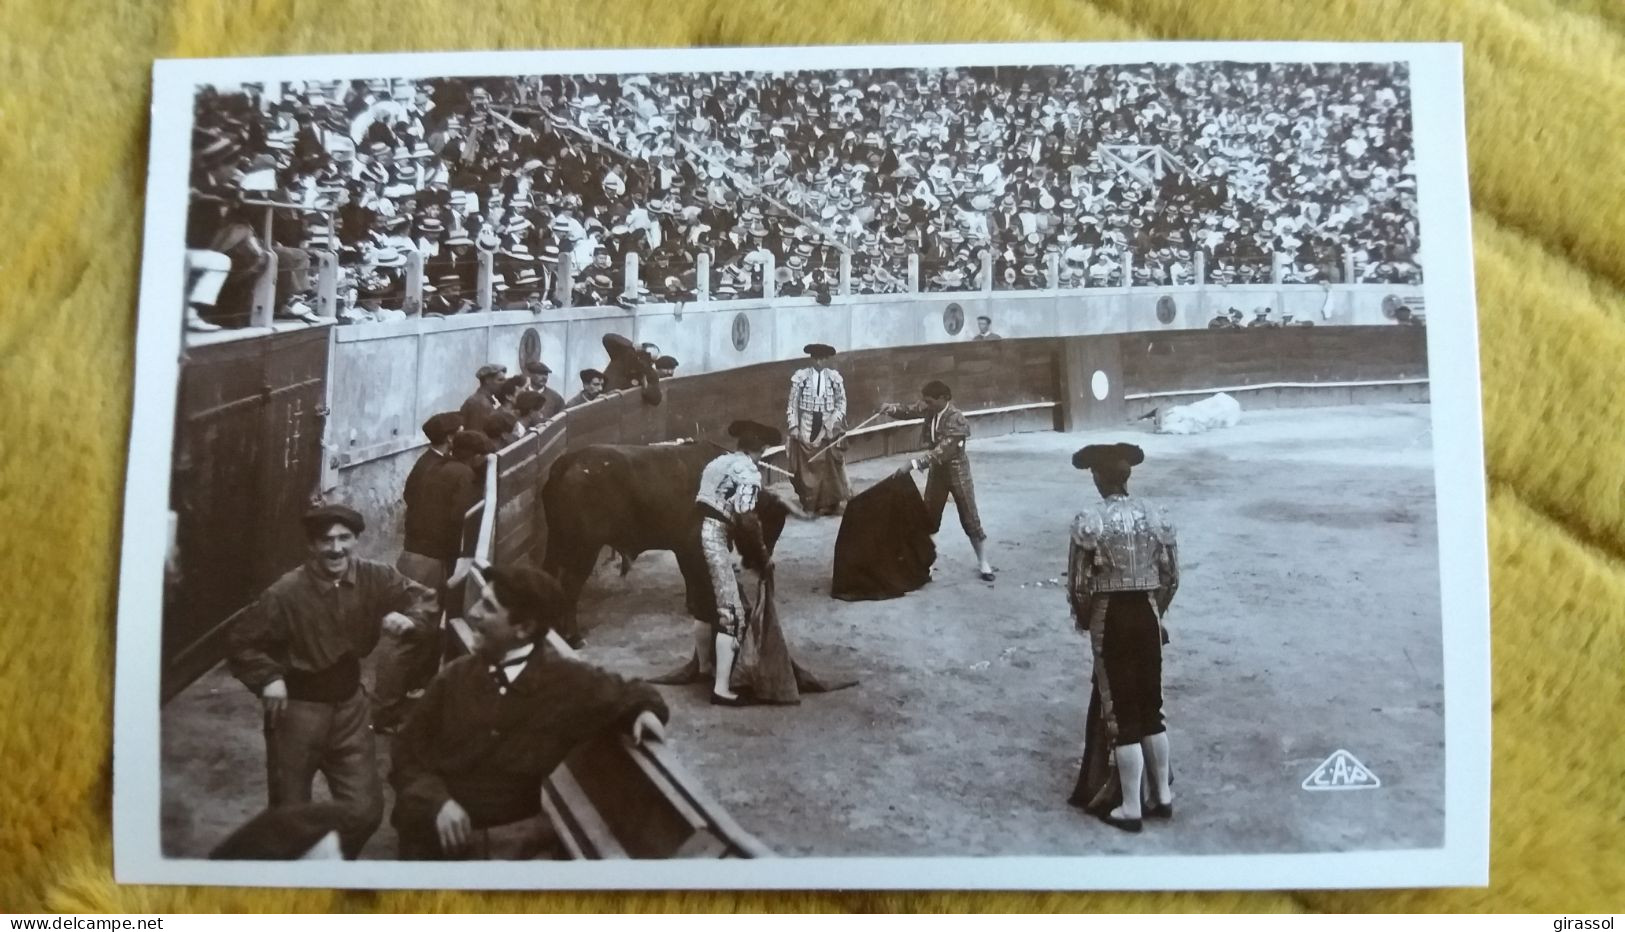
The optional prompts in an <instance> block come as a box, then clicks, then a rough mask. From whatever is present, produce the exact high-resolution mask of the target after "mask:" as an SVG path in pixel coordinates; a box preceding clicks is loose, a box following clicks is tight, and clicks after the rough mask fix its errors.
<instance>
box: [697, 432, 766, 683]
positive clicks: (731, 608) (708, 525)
mask: <svg viewBox="0 0 1625 932" xmlns="http://www.w3.org/2000/svg"><path fill="white" fill-rule="evenodd" d="M728 435H729V436H730V437H733V438H734V440H735V441H737V442H738V449H737V450H736V451H735V452H733V453H724V454H723V455H721V456H719V457H717V458H716V459H714V460H712V461H711V462H709V463H707V464H705V470H704V471H703V472H701V473H700V490H699V494H697V495H696V496H695V498H694V502H695V509H696V511H698V512H699V518H700V528H699V533H700V549H701V551H702V552H703V553H704V555H705V566H706V572H707V575H708V577H709V578H710V580H711V591H712V593H713V594H714V595H715V596H716V606H717V614H716V618H715V621H714V624H713V625H705V624H704V623H703V622H696V623H695V630H694V649H695V653H696V654H697V655H698V657H699V663H700V670H701V672H702V673H703V672H704V671H705V668H706V667H707V666H708V665H709V664H708V663H707V661H708V660H709V659H710V658H711V654H712V650H710V649H708V648H714V650H715V655H716V656H715V671H714V673H715V676H714V678H713V681H712V682H713V687H712V690H711V703H712V704H713V705H730V706H732V705H743V704H744V703H745V700H743V699H741V698H740V697H739V695H738V694H737V693H735V692H734V691H733V689H732V688H731V687H730V686H729V679H730V677H731V676H732V674H733V665H734V658H735V656H736V655H737V654H738V651H739V634H740V631H741V628H742V626H743V625H744V622H745V608H744V605H743V603H741V601H740V599H739V580H738V577H737V576H736V575H735V574H734V567H733V556H732V552H733V551H734V550H738V551H739V557H740V561H741V562H742V563H743V564H744V567H745V570H746V571H747V572H749V573H752V574H754V575H755V576H757V577H760V576H761V574H763V573H765V572H767V543H766V541H765V540H764V538H763V536H762V525H761V522H760V521H758V520H757V517H756V501H757V499H758V498H759V497H760V496H761V495H762V494H763V493H762V472H761V468H760V467H759V465H758V464H759V463H761V461H762V453H763V451H765V450H766V449H767V448H768V447H770V446H772V445H774V444H776V443H778V442H779V440H780V436H779V432H778V431H777V430H775V429H773V428H771V427H769V426H767V425H766V424H759V423H757V422H755V421H734V422H733V423H732V424H730V425H728ZM758 581H759V580H758ZM753 582H754V581H753ZM755 588H756V586H755V585H754V584H753V585H752V589H753V590H754V589H755ZM707 641H710V642H711V643H709V644H708V643H706V642H707Z"/></svg>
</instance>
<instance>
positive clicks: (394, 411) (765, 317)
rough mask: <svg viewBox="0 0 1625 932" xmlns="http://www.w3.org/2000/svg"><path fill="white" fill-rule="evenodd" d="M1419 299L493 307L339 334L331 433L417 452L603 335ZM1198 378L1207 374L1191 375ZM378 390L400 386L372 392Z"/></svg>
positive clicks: (1349, 307) (962, 327) (939, 325)
mask: <svg viewBox="0 0 1625 932" xmlns="http://www.w3.org/2000/svg"><path fill="white" fill-rule="evenodd" d="M1414 290H1416V289H1395V288H1392V287H1389V286H1367V285H1353V286H1335V287H1331V288H1328V287H1325V286H1319V285H1278V286H1266V287H1259V288H1252V287H1247V288H1213V287H1208V288H1195V287H1192V288H1186V289H1179V288H1172V289H1168V288H1159V289H1099V290H1090V291H1089V292H1088V293H1079V292H1076V291H1072V292H1062V291H1039V292H1020V293H1015V292H964V293H943V294H915V295H907V296H901V297H899V298H897V299H890V298H876V297H874V296H863V297H837V298H835V299H833V300H832V302H831V304H830V305H829V306H820V305H818V304H817V303H816V302H814V301H813V300H812V299H810V298H775V299H773V301H771V302H762V301H732V302H725V303H723V302H718V303H710V304H691V305H649V306H643V307H639V308H637V309H636V310H635V311H634V312H628V311H625V310H623V309H621V308H574V309H568V310H564V311H549V312H547V313H546V316H537V315H533V314H531V313H529V312H526V311H496V312H491V313H485V314H471V315H463V316H458V317H450V318H418V319H410V320H406V321H401V322H399V323H392V324H364V325H359V326H353V327H340V328H336V329H335V331H334V347H333V356H334V366H333V371H334V374H335V375H334V384H333V391H332V400H331V404H330V406H331V408H332V411H333V412H334V415H333V417H334V420H333V423H332V424H331V425H330V426H329V430H328V435H327V437H328V443H329V446H330V449H331V451H332V453H333V455H334V457H335V458H336V464H335V465H334V468H336V469H338V470H348V469H353V468H356V467H359V466H360V465H362V464H364V463H367V462H370V461H372V460H375V459H378V458H381V457H388V456H391V455H393V454H395V453H398V452H400V451H401V450H405V449H411V448H413V447H415V446H417V445H419V443H420V438H419V437H418V425H419V424H421V423H422V422H423V420H424V419H426V418H427V417H428V416H429V415H431V414H433V413H435V412H436V411H444V410H448V409H453V408H456V407H457V405H458V404H460V403H461V401H462V399H463V398H465V397H467V395H468V394H469V393H470V392H472V391H473V389H474V387H475V386H474V378H473V373H474V370H475V369H477V368H479V366H481V365H483V364H484V363H486V362H496V363H499V364H503V365H507V366H508V367H509V369H510V370H511V371H515V372H517V371H519V368H520V367H521V366H522V365H523V363H525V362H528V361H531V360H535V359H540V360H541V361H543V362H545V363H546V364H547V365H548V366H549V367H551V368H552V369H553V371H554V373H555V375H554V379H553V387H554V388H555V389H556V390H558V391H559V392H561V393H563V394H565V395H569V394H571V393H573V392H574V391H576V390H577V389H578V388H579V381H578V379H577V377H576V373H577V372H578V371H579V370H581V369H584V368H588V367H598V368H601V367H602V366H603V365H604V363H605V354H604V350H603V346H602V344H601V342H600V341H601V340H602V338H603V337H604V335H605V334H607V333H611V332H616V333H622V334H627V335H629V336H630V337H631V338H632V339H633V340H634V341H635V342H639V343H642V342H652V343H655V344H656V345H658V346H659V347H660V348H661V350H662V351H663V352H664V353H667V354H670V355H672V356H674V357H676V358H677V359H679V360H681V363H682V365H681V368H680V369H679V370H678V371H679V373H680V374H681V375H683V376H690V375H700V374H706V373H713V372H721V371H734V370H739V369H741V368H745V367H749V366H753V365H757V364H761V363H767V362H773V361H781V360H793V359H798V358H800V357H801V355H802V353H801V347H802V346H803V345H805V344H806V343H808V342H811V341H818V342H824V343H829V344H831V345H833V346H837V347H840V348H841V349H842V350H843V352H846V351H856V350H864V349H880V348H886V347H895V346H918V345H928V344H929V345H949V344H955V343H966V342H971V337H972V336H973V335H974V333H975V331H976V323H975V320H976V317H977V315H979V314H983V313H985V314H988V315H990V316H991V317H992V318H993V326H994V329H995V330H996V331H997V332H998V333H1000V334H1001V335H1002V336H1004V337H1006V338H1024V337H1064V336H1087V335H1096V334H1108V333H1132V332H1143V333H1167V332H1174V331H1180V330H1192V329H1202V328H1204V327H1205V326H1206V324H1207V321H1208V320H1209V319H1211V318H1212V317H1213V316H1214V315H1215V314H1216V313H1222V312H1224V311H1225V310H1226V309H1228V308H1230V307H1236V308H1240V309H1242V310H1243V312H1244V313H1248V314H1250V313H1251V310H1252V309H1253V308H1254V307H1271V308H1274V309H1275V310H1276V312H1277V315H1279V313H1280V312H1282V311H1292V312H1294V313H1295V314H1296V315H1297V318H1298V319H1299V320H1311V321H1313V322H1314V323H1315V324H1317V325H1318V326H1320V327H1326V326H1343V325H1366V324H1370V325H1386V326H1393V324H1392V323H1391V322H1389V321H1388V320H1387V318H1386V317H1385V316H1384V313H1383V304H1384V299H1387V298H1395V299H1398V300H1402V301H1406V302H1408V303H1412V304H1413V305H1414V304H1419V303H1420V300H1419V298H1418V297H1417V296H1415V295H1412V294H1410V293H1409V292H1410V291H1414ZM1306 329H1307V328H1306ZM1203 376H1204V372H1203V371H1201V370H1197V371H1195V372H1193V373H1192V377H1194V378H1198V379H1200V378H1202V377H1203ZM385 385H387V386H398V387H399V390H398V391H379V390H378V389H379V387H380V386H385ZM347 481H348V480H347ZM332 484H333V483H332V482H331V481H330V482H329V485H332Z"/></svg>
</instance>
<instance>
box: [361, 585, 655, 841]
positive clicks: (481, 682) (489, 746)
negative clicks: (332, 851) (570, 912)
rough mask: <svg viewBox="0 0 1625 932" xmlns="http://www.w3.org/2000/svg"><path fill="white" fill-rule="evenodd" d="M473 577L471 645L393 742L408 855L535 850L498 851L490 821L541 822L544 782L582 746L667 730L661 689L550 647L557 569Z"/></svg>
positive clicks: (558, 600)
mask: <svg viewBox="0 0 1625 932" xmlns="http://www.w3.org/2000/svg"><path fill="white" fill-rule="evenodd" d="M468 575H469V578H470V580H471V581H472V584H474V585H477V586H479V587H480V595H479V599H478V601H476V602H475V603H474V604H473V606H472V607H470V608H469V610H468V613H467V615H466V616H465V620H466V621H467V622H468V626H469V628H470V629H471V630H472V632H473V635H474V645H473V648H474V650H473V653H471V654H469V655H468V656H465V657H460V658H458V659H457V660H455V661H453V662H452V663H450V664H447V665H446V668H445V669H444V670H442V671H441V672H440V675H439V676H437V677H435V680H434V682H433V683H431V684H430V685H429V690H428V693H427V694H426V695H425V696H424V698H423V702H422V704H421V705H420V706H419V708H417V709H416V710H414V712H413V713H412V718H411V720H410V721H409V722H408V723H407V725H406V727H405V728H404V729H403V730H402V731H401V733H400V737H399V738H397V739H396V741H395V745H394V747H393V749H392V754H391V759H392V760H393V763H394V767H393V770H392V772H391V773H390V783H391V785H392V786H394V788H395V808H394V811H393V813H392V814H391V816H390V822H391V823H392V824H393V825H394V826H395V829H396V832H397V834H398V837H399V839H400V857H401V859H402V860H460V859H467V858H476V857H483V858H490V857H494V856H501V855H503V854H507V855H509V856H511V857H525V856H532V857H533V856H535V854H536V852H535V851H533V850H531V851H527V850H524V848H523V847H520V848H519V849H518V850H513V851H507V852H502V851H498V850H494V849H495V848H496V847H497V846H496V845H494V844H490V842H491V840H492V839H491V836H492V833H490V832H487V831H485V830H488V829H492V828H497V827H500V826H511V825H514V824H515V823H521V822H522V821H523V820H527V819H534V817H535V816H536V815H537V814H538V813H539V812H540V811H541V795H542V794H541V790H542V783H543V781H545V780H546V779H547V778H548V776H549V775H551V774H552V772H553V770H554V769H555V768H556V767H558V765H559V763H560V762H562V761H563V760H564V759H565V757H567V756H569V754H570V752H571V751H572V750H574V749H575V748H576V747H577V746H578V745H580V744H581V743H583V742H585V741H588V740H590V739H592V738H593V737H595V736H597V735H600V734H603V733H605V732H610V731H620V732H624V733H628V734H630V735H631V736H632V739H633V740H634V741H642V740H643V739H644V738H645V737H651V736H652V737H660V736H661V734H662V730H663V724H664V723H665V722H666V721H667V719H668V717H669V714H668V712H667V710H666V704H665V702H664V701H663V700H662V699H661V698H660V694H659V693H658V692H656V691H655V689H654V687H652V686H649V685H648V684H646V683H640V682H636V681H629V680H625V679H622V678H621V677H619V676H616V675H614V674H612V673H609V672H606V671H604V670H601V669H599V668H597V667H593V666H589V665H588V664H585V663H581V662H579V661H576V660H571V659H566V658H564V657H561V656H559V654H558V653H557V652H555V651H554V650H553V649H552V648H551V647H549V646H548V644H547V642H546V636H547V632H548V631H550V630H552V628H553V624H554V622H555V620H556V619H557V617H558V615H559V611H560V606H561V604H562V596H561V594H560V592H559V587H558V585H557V584H556V583H555V582H554V581H553V579H552V577H550V576H548V575H547V574H545V573H543V572H541V571H539V570H536V569H532V568H531V567H528V566H522V565H510V566H494V567H491V568H490V569H489V570H487V571H486V572H484V573H483V574H482V573H481V572H480V570H479V569H477V568H476V569H471V570H470V571H469V574H468ZM482 842H486V844H482ZM520 844H521V846H522V845H523V842H521V843H520Z"/></svg>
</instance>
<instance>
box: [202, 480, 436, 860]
mask: <svg viewBox="0 0 1625 932" xmlns="http://www.w3.org/2000/svg"><path fill="white" fill-rule="evenodd" d="M303 523H304V530H305V540H306V541H307V542H308V545H309V550H310V559H309V560H308V561H306V562H305V564H304V565H302V566H299V567H297V568H295V569H292V570H289V571H288V572H287V573H285V574H283V576H282V578H281V579H278V580H277V581H276V582H274V583H272V584H271V585H270V587H269V588H267V589H266V590H265V591H264V592H263V593H261V594H260V597H259V598H258V599H257V600H256V601H255V602H254V604H253V605H251V606H249V607H248V608H247V609H245V610H244V611H243V613H242V614H241V616H239V618H238V620H237V622H236V623H235V624H234V625H233V626H232V629H231V633H230V646H229V657H228V663H229V665H230V668H231V672H232V675H233V676H235V677H237V679H238V680H240V681H241V682H242V684H243V685H244V686H246V687H248V689H249V691H250V692H252V693H254V694H255V695H256V696H259V697H260V701H261V703H262V704H263V705H264V707H265V763H266V776H267V784H268V787H269V790H270V804H271V805H272V806H273V807H276V806H282V805H289V804H294V803H308V802H310V801H311V783H312V781H313V780H314V779H315V777H316V774H317V773H321V774H322V776H323V777H324V778H326V781H327V788H328V792H329V794H330V795H331V796H332V798H333V801H334V802H335V803H338V804H339V805H341V806H343V807H344V810H345V813H346V818H345V820H344V825H343V826H342V828H341V831H340V835H341V837H342V839H343V842H344V854H345V856H346V857H348V858H354V857H355V856H356V855H357V854H358V853H359V852H360V851H361V848H362V846H364V845H365V844H366V843H367V839H368V838H370V837H372V833H373V832H374V831H376V830H377V828H378V823H379V821H380V820H381V819H382V818H383V813H384V797H383V788H382V785H381V784H380V781H379V776H378V762H377V758H376V754H375V750H374V745H373V731H372V721H371V719H372V716H371V714H370V711H369V709H368V702H367V694H366V691H365V690H363V689H362V686H361V661H362V660H364V659H366V657H367V655H368V654H370V653H372V651H373V648H375V647H377V646H378V641H379V639H380V638H382V637H383V636H385V635H387V636H389V637H396V638H398V637H406V636H411V635H414V634H415V635H418V636H423V635H424V634H425V633H426V632H428V631H430V630H432V627H433V624H434V622H435V619H436V616H437V615H438V613H439V605H438V604H437V603H436V600H435V594H434V592H433V591H432V590H430V589H429V588H427V587H425V586H423V585H420V584H418V583H416V582H413V581H412V580H411V579H408V578H407V577H405V576H403V575H401V573H400V572H398V571H397V570H396V569H395V568H394V567H391V566H388V565H386V564H383V563H375V562H373V561H371V560H363V559H361V558H360V557H357V556H356V555H355V553H354V551H355V546H356V542H357V540H358V538H359V537H360V536H361V533H362V532H363V531H365V530H366V523H365V522H364V521H363V520H362V518H361V515H360V514H358V513H357V512H356V511H355V510H353V509H351V508H347V507H345V506H343V505H323V506H320V507H318V508H315V509H312V510H311V511H309V512H307V513H306V514H305V516H304V522H303Z"/></svg>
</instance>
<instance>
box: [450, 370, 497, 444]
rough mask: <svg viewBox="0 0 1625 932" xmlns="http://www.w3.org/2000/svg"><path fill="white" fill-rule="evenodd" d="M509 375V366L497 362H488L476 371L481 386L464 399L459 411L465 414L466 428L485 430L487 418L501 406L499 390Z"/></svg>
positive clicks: (464, 425) (475, 374)
mask: <svg viewBox="0 0 1625 932" xmlns="http://www.w3.org/2000/svg"><path fill="white" fill-rule="evenodd" d="M507 377H508V369H507V367H506V366H499V365H497V364H495V363H487V364H486V365H483V366H481V367H480V368H479V370H478V371H476V372H475V373H474V378H476V379H479V382H480V387H479V388H476V389H475V390H474V394H472V395H469V396H468V397H467V398H466V399H464V400H463V406H462V408H461V409H460V410H459V411H458V413H459V414H461V415H462V416H463V429H464V430H474V431H484V430H485V419H486V418H487V417H489V416H490V414H491V412H492V411H495V410H496V409H497V408H498V407H500V406H501V405H500V403H499V402H498V401H497V390H498V389H499V388H501V387H502V383H503V381H504V380H506V379H507Z"/></svg>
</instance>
